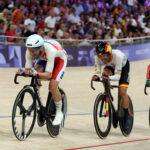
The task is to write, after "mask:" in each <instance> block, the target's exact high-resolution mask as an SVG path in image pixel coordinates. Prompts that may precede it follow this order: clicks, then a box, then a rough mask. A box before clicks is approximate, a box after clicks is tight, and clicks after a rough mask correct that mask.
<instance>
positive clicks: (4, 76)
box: [0, 59, 150, 150]
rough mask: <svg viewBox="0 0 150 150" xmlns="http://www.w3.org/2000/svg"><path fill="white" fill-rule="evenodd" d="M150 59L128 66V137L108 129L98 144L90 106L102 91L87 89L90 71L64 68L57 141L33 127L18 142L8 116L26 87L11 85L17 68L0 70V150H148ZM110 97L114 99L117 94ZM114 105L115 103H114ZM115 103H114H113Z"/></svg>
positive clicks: (88, 69)
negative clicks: (64, 107) (149, 73)
mask: <svg viewBox="0 0 150 150" xmlns="http://www.w3.org/2000/svg"><path fill="white" fill-rule="evenodd" d="M149 63H150V59H147V60H143V61H136V62H131V71H130V72H131V73H130V80H131V82H130V87H129V90H128V93H129V95H130V96H131V98H132V101H133V104H134V111H135V120H134V127H133V130H132V133H131V134H130V136H129V137H124V136H123V135H122V134H121V131H120V129H119V128H117V129H114V128H113V127H112V128H111V132H110V134H109V135H108V137H107V138H106V139H104V140H101V139H100V138H99V137H98V136H97V134H96V132H95V129H94V124H93V116H92V111H93V105H94V100H95V98H96V95H97V94H98V92H99V91H100V90H103V87H102V86H101V85H100V84H98V83H95V87H96V89H97V90H96V91H93V90H92V89H91V88H90V79H91V76H92V74H93V72H94V67H72V68H70V67H68V68H67V70H66V73H65V76H64V78H63V80H62V82H61V84H60V87H62V88H63V89H64V90H65V92H66V94H67V98H68V116H67V120H66V123H65V128H64V129H63V131H62V132H61V134H60V135H59V136H58V137H57V138H51V137H50V136H49V135H48V133H47V130H46V127H45V126H44V127H42V128H40V127H38V125H37V123H36V124H35V127H34V129H33V131H32V133H31V135H30V136H29V137H28V139H27V140H26V141H23V142H20V141H18V140H17V139H16V138H15V136H14V134H13V131H12V125H11V113H12V107H13V103H14V100H15V98H16V95H17V93H18V92H19V90H20V89H21V88H22V86H23V85H24V84H25V83H26V81H25V80H28V79H23V78H19V81H20V84H19V85H15V84H14V83H13V78H14V74H15V71H16V69H17V68H0V150H69V149H70V150H73V149H74V150H75V149H83V150H87V149H89V150H90V149H91V150H118V149H119V150H134V149H136V150H141V149H143V150H150V128H149V125H148V108H149V105H150V90H149V89H148V93H149V95H148V96H146V95H144V92H143V91H144V85H145V80H146V70H147V66H148V64H149ZM47 86H48V83H47V82H43V86H42V88H41V97H42V98H43V101H44V102H45V100H46V97H47V92H48V90H47ZM113 93H114V94H115V95H117V90H114V91H113ZM116 101H117V100H116ZM116 101H115V102H116Z"/></svg>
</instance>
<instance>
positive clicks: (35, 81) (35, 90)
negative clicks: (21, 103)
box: [14, 74, 51, 119]
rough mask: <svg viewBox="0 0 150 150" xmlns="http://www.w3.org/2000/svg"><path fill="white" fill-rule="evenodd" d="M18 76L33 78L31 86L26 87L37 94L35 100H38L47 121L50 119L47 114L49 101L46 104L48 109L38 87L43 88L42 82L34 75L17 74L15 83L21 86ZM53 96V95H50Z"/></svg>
mask: <svg viewBox="0 0 150 150" xmlns="http://www.w3.org/2000/svg"><path fill="white" fill-rule="evenodd" d="M18 76H24V77H26V76H27V77H31V78H32V79H31V82H30V85H25V86H24V88H25V87H28V86H29V87H32V88H33V91H34V93H35V100H37V102H38V106H39V107H40V109H41V110H42V113H43V116H44V117H45V119H49V118H50V116H49V115H48V114H47V106H48V103H49V102H48V100H47V103H46V107H44V106H43V103H42V99H41V97H40V93H39V90H38V88H37V85H38V86H41V84H39V83H38V80H40V79H39V78H38V77H37V76H33V75H25V74H22V75H19V74H16V75H15V78H14V82H15V84H19V82H17V78H18ZM49 94H51V93H49ZM49 96H50V95H48V98H49Z"/></svg>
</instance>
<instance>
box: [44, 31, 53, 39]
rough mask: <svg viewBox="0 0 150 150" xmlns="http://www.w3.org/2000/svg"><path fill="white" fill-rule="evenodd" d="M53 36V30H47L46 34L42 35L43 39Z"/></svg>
mask: <svg viewBox="0 0 150 150" xmlns="http://www.w3.org/2000/svg"><path fill="white" fill-rule="evenodd" d="M52 38H53V31H49V32H47V34H46V35H45V36H44V39H52Z"/></svg>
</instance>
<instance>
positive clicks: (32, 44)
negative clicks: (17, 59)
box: [26, 34, 44, 50]
mask: <svg viewBox="0 0 150 150" xmlns="http://www.w3.org/2000/svg"><path fill="white" fill-rule="evenodd" d="M43 45H44V39H43V38H42V37H41V36H40V35H38V34H32V35H30V36H29V37H28V38H27V40H26V47H27V48H33V49H34V50H40V49H41V47H42V46H43Z"/></svg>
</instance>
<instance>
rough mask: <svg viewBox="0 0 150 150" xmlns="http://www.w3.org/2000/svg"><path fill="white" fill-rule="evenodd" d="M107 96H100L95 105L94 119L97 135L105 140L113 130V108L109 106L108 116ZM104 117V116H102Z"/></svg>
mask: <svg viewBox="0 0 150 150" xmlns="http://www.w3.org/2000/svg"><path fill="white" fill-rule="evenodd" d="M105 99H106V96H105V95H104V94H99V95H98V96H97V98H96V100H95V103H94V111H93V119H94V126H95V130H96V133H97V135H98V136H99V137H100V138H101V139H103V138H105V137H107V135H108V134H109V132H110V129H111V107H110V104H109V111H108V116H106V109H105V105H106V101H105ZM100 114H101V115H103V116H100Z"/></svg>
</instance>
